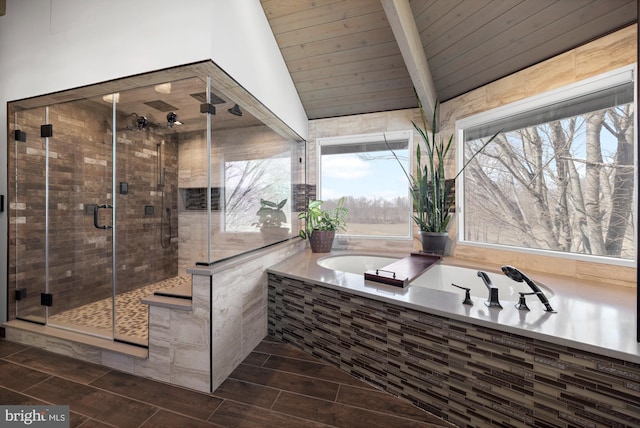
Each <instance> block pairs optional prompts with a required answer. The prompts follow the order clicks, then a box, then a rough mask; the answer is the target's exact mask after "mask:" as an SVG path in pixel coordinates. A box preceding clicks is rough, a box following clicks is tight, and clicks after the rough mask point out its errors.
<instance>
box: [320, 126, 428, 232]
mask: <svg viewBox="0 0 640 428" xmlns="http://www.w3.org/2000/svg"><path fill="white" fill-rule="evenodd" d="M385 141H406V142H407V150H408V153H409V165H408V168H409V169H408V170H407V172H410V171H413V169H414V168H415V160H414V156H412V153H413V152H414V146H413V130H399V131H385V132H374V133H369V134H355V135H342V136H334V137H321V138H317V139H316V147H315V148H316V162H315V164H316V179H317V183H316V199H320V200H322V147H323V146H337V145H347V144H351V145H353V144H362V143H383V142H385ZM407 198H408V201H409V206H410V207H412V206H413V202H412V199H411V192H410V190H409V183H408V182H407ZM411 215H412V209H411V208H410V212H408V213H407V225H408V234H407V235H358V234H350V233H340V232H337V233H336V236H343V237H351V238H358V239H372V240H375V239H387V240H388V239H393V240H401V241H411V240H413V220H412V218H411ZM348 222H349V217H348V216H347V223H348Z"/></svg>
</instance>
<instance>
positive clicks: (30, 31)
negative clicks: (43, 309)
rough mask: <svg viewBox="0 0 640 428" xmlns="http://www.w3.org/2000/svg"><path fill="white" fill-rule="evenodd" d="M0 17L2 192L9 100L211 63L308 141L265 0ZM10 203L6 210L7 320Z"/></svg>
mask: <svg viewBox="0 0 640 428" xmlns="http://www.w3.org/2000/svg"><path fill="white" fill-rule="evenodd" d="M6 9H7V10H6V15H5V16H1V17H0V156H1V157H0V159H2V162H0V194H2V195H5V201H6V195H7V182H6V177H7V162H6V153H7V135H6V129H7V122H6V117H7V115H6V113H7V112H6V104H7V102H9V101H13V100H17V99H22V98H28V97H33V96H38V95H42V94H46V93H51V92H56V91H62V90H67V89H71V88H75V87H79V86H84V85H91V84H94V83H98V82H103V81H107V80H112V79H116V78H122V77H127V76H131V75H134V74H140V73H145V72H149V71H154V70H158V69H162V68H167V67H174V66H178V65H182V64H187V63H192V62H198V61H203V60H213V61H214V62H215V63H216V64H217V65H218V66H219V67H221V68H222V69H223V70H224V71H225V72H227V73H228V74H229V75H230V76H232V77H233V78H234V79H235V80H236V81H237V82H238V83H239V84H240V85H242V86H243V87H244V88H245V89H247V90H248V91H249V92H250V93H252V94H253V95H254V96H255V97H256V98H257V99H259V100H260V101H261V102H262V103H263V104H264V105H265V106H267V107H268V108H269V109H270V110H271V111H272V112H274V114H276V115H277V116H278V117H279V118H280V119H281V120H282V121H284V122H285V123H286V124H288V125H289V126H290V127H291V128H292V129H293V130H294V131H295V132H297V133H298V134H299V135H300V136H302V137H303V138H305V139H306V138H307V133H308V129H307V127H308V120H307V117H306V114H305V113H304V110H303V108H302V103H301V102H300V98H299V97H298V94H297V92H296V90H295V87H294V85H293V82H292V80H291V77H290V75H289V73H288V71H287V68H286V65H285V63H284V60H283V59H282V56H281V54H280V51H279V49H278V47H277V44H276V41H275V38H274V36H273V34H272V32H271V29H270V27H269V24H268V21H267V19H266V17H265V15H264V12H263V10H262V7H261V5H260V2H259V0H180V1H175V0H91V1H87V0H7V8H6ZM6 228H7V210H6V207H5V211H4V212H2V213H0V321H2V320H6V318H7V314H6V304H5V303H6V302H5V301H4V299H5V297H4V296H6V286H7V285H6V278H7V266H6V260H7V256H6V251H7V242H6V239H7V230H6Z"/></svg>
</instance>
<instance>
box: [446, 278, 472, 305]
mask: <svg viewBox="0 0 640 428" xmlns="http://www.w3.org/2000/svg"><path fill="white" fill-rule="evenodd" d="M451 285H453V286H454V287H458V288H460V289H461V290H464V300H463V301H462V304H463V305H469V306H473V300H471V289H470V288H469V287H462V286H460V285H457V284H454V283H453V282H452V283H451Z"/></svg>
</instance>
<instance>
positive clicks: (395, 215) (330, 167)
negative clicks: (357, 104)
mask: <svg viewBox="0 0 640 428" xmlns="http://www.w3.org/2000/svg"><path fill="white" fill-rule="evenodd" d="M411 136H412V131H401V132H389V133H385V134H382V133H378V134H368V135H358V136H350V137H336V138H320V139H318V153H319V156H318V171H320V174H319V179H320V182H319V184H318V199H321V200H323V201H324V204H323V207H324V208H328V209H331V208H334V207H335V206H336V204H337V202H338V201H339V199H340V198H342V197H344V198H345V202H344V203H345V206H346V207H347V208H348V209H349V215H348V216H347V231H346V234H348V235H358V236H370V237H373V236H377V237H382V236H384V237H389V236H394V237H407V238H408V237H409V236H410V234H411V226H410V218H411V217H410V208H411V206H410V202H409V186H408V181H407V177H406V176H405V175H404V172H403V171H402V168H401V167H400V165H399V164H398V161H400V162H402V164H403V166H404V168H405V170H407V171H409V149H410V147H411ZM391 150H393V152H392V151H391ZM394 152H395V154H396V156H397V157H398V158H397V159H396V157H395V156H394V154H393V153H394Z"/></svg>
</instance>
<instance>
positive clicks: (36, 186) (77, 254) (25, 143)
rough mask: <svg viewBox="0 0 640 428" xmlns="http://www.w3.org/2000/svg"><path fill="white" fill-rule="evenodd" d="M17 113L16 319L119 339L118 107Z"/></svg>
mask: <svg viewBox="0 0 640 428" xmlns="http://www.w3.org/2000/svg"><path fill="white" fill-rule="evenodd" d="M9 112H10V114H11V115H12V116H13V117H12V119H13V120H12V123H11V127H12V128H13V132H12V133H11V134H10V136H11V137H13V139H11V140H10V141H11V142H12V143H13V144H12V145H11V147H12V150H11V151H10V153H9V164H10V174H9V181H10V189H11V192H10V224H11V226H10V229H9V230H10V244H9V245H10V251H9V254H10V256H9V262H10V275H9V281H10V284H11V288H12V289H14V290H15V317H16V318H18V319H22V320H27V321H31V322H36V323H40V324H47V325H51V326H56V327H60V328H65V329H70V330H75V331H82V332H86V333H90V334H93V335H97V336H100V337H107V338H112V337H113V321H112V320H113V287H112V285H113V279H112V276H113V275H112V272H113V267H112V266H113V262H112V254H113V252H112V242H113V237H112V230H111V229H110V225H111V224H112V222H113V219H112V210H111V209H109V208H108V207H110V206H112V195H113V192H112V182H113V180H112V177H113V175H112V157H113V144H112V141H111V140H112V137H111V135H112V133H111V125H110V123H111V117H112V108H111V106H109V105H100V104H98V103H95V102H92V101H89V100H86V99H83V100H78V101H73V102H68V103H59V104H54V105H50V106H45V107H35V108H24V107H22V106H20V105H15V106H14V105H10V108H9ZM99 207H102V208H99ZM95 223H100V225H101V226H104V227H103V228H96V227H95Z"/></svg>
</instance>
